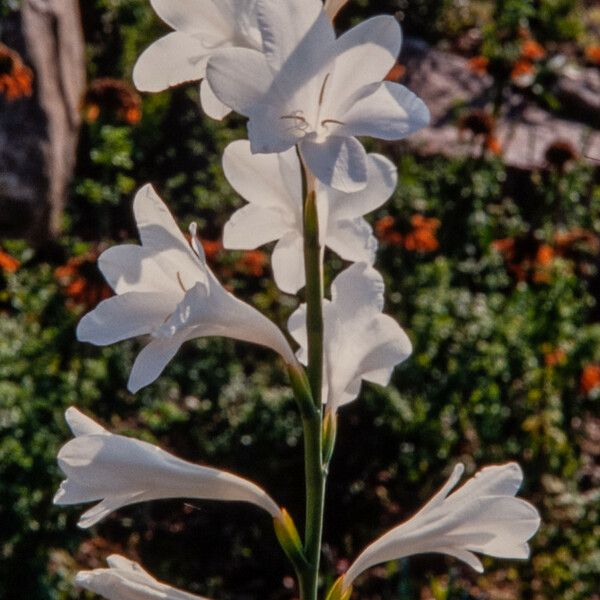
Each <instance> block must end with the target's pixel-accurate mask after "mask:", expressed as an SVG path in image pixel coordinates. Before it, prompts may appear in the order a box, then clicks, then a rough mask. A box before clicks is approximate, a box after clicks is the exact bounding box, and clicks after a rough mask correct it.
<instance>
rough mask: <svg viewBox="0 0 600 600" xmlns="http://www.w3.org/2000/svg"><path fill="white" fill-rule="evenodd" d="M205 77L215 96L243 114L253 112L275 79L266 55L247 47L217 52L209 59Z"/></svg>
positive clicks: (247, 114)
mask: <svg viewBox="0 0 600 600" xmlns="http://www.w3.org/2000/svg"><path fill="white" fill-rule="evenodd" d="M206 78H207V79H208V82H209V84H210V87H211V89H212V91H213V92H214V94H215V96H216V97H217V98H218V99H219V100H220V101H221V102H223V104H226V105H227V106H229V107H231V108H232V109H233V110H235V111H236V112H238V113H240V114H242V115H244V116H250V115H251V114H252V111H253V109H254V107H255V105H257V104H258V103H260V101H261V100H262V99H263V97H264V96H265V95H266V94H267V92H268V91H269V88H270V87H271V83H272V82H273V75H272V74H271V70H270V69H269V66H268V64H267V61H266V59H265V57H264V55H263V54H262V53H261V52H258V51H257V50H251V49H248V48H226V49H225V50H219V51H218V52H215V54H213V56H212V57H211V59H210V60H209V62H208V67H207V69H206ZM271 100H273V101H275V100H276V98H273V99H271Z"/></svg>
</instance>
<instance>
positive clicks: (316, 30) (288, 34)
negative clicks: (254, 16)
mask: <svg viewBox="0 0 600 600" xmlns="http://www.w3.org/2000/svg"><path fill="white" fill-rule="evenodd" d="M257 9H258V25H259V27H260V30H261V33H262V38H263V50H264V53H265V56H266V58H267V61H268V62H269V64H271V66H272V67H273V68H274V69H280V68H282V67H283V66H284V65H285V66H286V68H287V69H288V70H290V64H286V63H288V61H290V57H292V55H296V56H298V55H299V54H302V55H303V56H305V57H306V64H305V68H310V67H311V64H314V63H315V62H319V59H320V58H321V57H320V53H322V52H323V48H324V46H325V45H327V44H329V43H331V42H333V40H334V39H335V33H334V31H333V27H332V25H331V23H330V22H329V20H328V19H327V17H326V15H325V13H324V12H323V4H322V3H321V1H320V0H286V2H281V0H258V2H257ZM303 50H306V51H308V52H309V53H310V52H312V54H313V56H312V58H313V59H314V60H310V58H311V55H310V54H309V55H306V54H305V53H304V52H303ZM291 60H292V61H294V63H295V64H297V63H296V59H295V56H294V57H293V58H291Z"/></svg>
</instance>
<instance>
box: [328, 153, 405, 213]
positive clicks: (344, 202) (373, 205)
mask: <svg viewBox="0 0 600 600" xmlns="http://www.w3.org/2000/svg"><path fill="white" fill-rule="evenodd" d="M397 184H398V170H397V169H396V166H395V165H394V163H392V161H390V160H389V159H387V158H386V157H385V156H381V155H380V154H369V155H368V156H367V187H366V188H365V189H364V190H362V191H360V192H357V193H355V194H342V193H340V192H337V191H336V190H332V189H327V188H325V189H324V192H325V194H326V195H327V197H328V201H329V206H330V209H329V210H330V215H331V218H332V219H355V218H357V217H362V216H363V215H366V214H367V213H370V212H371V211H373V210H375V209H377V208H379V207H380V206H382V205H383V204H384V203H385V202H387V201H388V200H389V198H390V196H391V195H392V194H393V193H394V190H395V189H396V186H397Z"/></svg>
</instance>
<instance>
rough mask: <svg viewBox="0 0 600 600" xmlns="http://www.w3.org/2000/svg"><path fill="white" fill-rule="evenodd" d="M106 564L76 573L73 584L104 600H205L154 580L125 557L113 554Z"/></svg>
mask: <svg viewBox="0 0 600 600" xmlns="http://www.w3.org/2000/svg"><path fill="white" fill-rule="evenodd" d="M106 562H107V563H108V566H109V568H108V569H94V570H93V571H80V572H79V573H77V575H76V576H75V585H77V586H78V587H81V588H84V589H86V590H89V591H90V592H93V593H94V594H98V595H100V596H104V598H106V599H107V600H206V598H202V597H201V596H196V595H194V594H188V593H187V592H183V591H181V590H178V589H176V588H174V587H171V586H170V585H166V584H164V583H161V582H160V581H157V580H156V579H154V577H152V576H151V575H150V574H149V573H147V572H146V571H144V569H142V567H141V566H140V565H139V564H138V563H136V562H133V561H131V560H128V559H127V558H125V557H124V556H119V555H118V554H113V555H111V556H109V557H108V558H107V559H106Z"/></svg>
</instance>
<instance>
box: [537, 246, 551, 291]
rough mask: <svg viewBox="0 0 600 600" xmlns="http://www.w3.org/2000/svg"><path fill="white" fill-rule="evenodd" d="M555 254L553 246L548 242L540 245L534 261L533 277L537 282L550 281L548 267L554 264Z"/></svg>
mask: <svg viewBox="0 0 600 600" xmlns="http://www.w3.org/2000/svg"><path fill="white" fill-rule="evenodd" d="M554 255H555V252H554V248H553V247H552V246H549V245H548V244H541V245H540V247H539V248H538V250H537V252H536V255H535V259H534V261H533V275H532V279H533V281H534V282H535V283H548V282H549V281H550V273H549V272H548V268H549V267H550V265H551V264H552V260H553V259H554Z"/></svg>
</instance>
